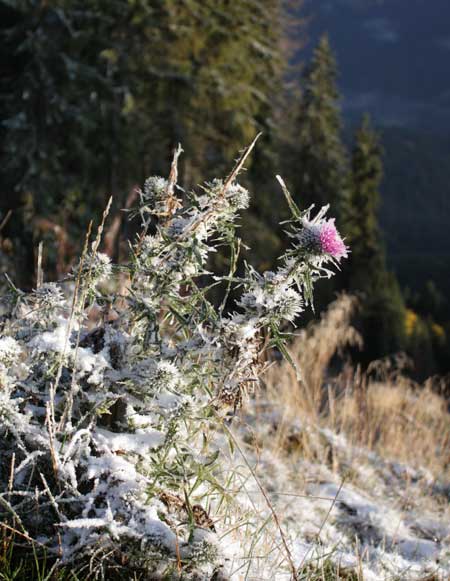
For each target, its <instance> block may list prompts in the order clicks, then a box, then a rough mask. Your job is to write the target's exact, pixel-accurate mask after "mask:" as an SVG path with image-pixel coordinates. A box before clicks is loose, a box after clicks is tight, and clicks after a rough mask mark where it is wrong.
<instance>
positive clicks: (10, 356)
mask: <svg viewBox="0 0 450 581" xmlns="http://www.w3.org/2000/svg"><path fill="white" fill-rule="evenodd" d="M21 352H22V350H21V348H20V344H19V343H18V342H17V341H16V340H15V339H13V337H1V338H0V365H3V366H4V367H10V366H11V365H13V364H14V363H16V362H17V361H18V359H19V357H20V354H21Z"/></svg>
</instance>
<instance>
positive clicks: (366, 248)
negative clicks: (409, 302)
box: [341, 116, 405, 360]
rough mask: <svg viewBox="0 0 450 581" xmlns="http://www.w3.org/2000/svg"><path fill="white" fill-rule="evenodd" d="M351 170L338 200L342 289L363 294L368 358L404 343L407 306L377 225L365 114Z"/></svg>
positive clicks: (373, 160)
mask: <svg viewBox="0 0 450 581" xmlns="http://www.w3.org/2000/svg"><path fill="white" fill-rule="evenodd" d="M351 171H352V175H351V188H350V189H349V191H348V195H347V196H346V197H345V198H344V200H343V202H342V204H341V214H342V227H343V231H344V232H345V235H346V240H347V242H348V243H349V245H350V247H351V249H352V252H351V255H350V264H349V268H348V269H347V272H348V275H347V277H346V278H347V281H346V287H347V289H348V290H350V292H361V293H362V297H363V298H362V313H361V323H362V330H363V335H364V338H365V343H366V351H367V355H368V357H369V360H370V359H372V358H375V357H380V356H384V355H387V354H389V353H391V352H394V351H398V350H399V349H400V348H402V347H403V344H404V332H405V331H404V321H405V306H404V301H403V297H402V294H401V291H400V288H399V285H398V281H397V279H396V277H395V276H394V274H393V273H391V272H389V271H388V268H387V265H386V254H385V249H384V246H383V243H382V235H381V232H380V228H379V224H378V216H377V211H378V207H379V204H380V193H379V189H380V185H381V180H382V177H383V163H382V148H381V146H380V142H379V137H378V135H377V133H376V132H375V131H374V130H373V129H372V126H371V123H370V119H369V117H368V116H365V117H364V119H363V122H362V124H361V126H360V127H359V128H358V130H357V132H356V135H355V144H354V148H353V152H352V159H351Z"/></svg>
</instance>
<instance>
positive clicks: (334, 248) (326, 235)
mask: <svg viewBox="0 0 450 581" xmlns="http://www.w3.org/2000/svg"><path fill="white" fill-rule="evenodd" d="M318 226H319V243H320V249H321V250H322V252H323V253H325V254H329V255H330V256H332V257H333V258H336V259H337V260H340V259H341V258H347V247H346V246H345V244H344V241H343V240H342V238H341V236H340V234H339V232H338V231H337V230H336V226H335V225H334V218H332V219H330V220H324V221H323V222H322V223H321V224H318Z"/></svg>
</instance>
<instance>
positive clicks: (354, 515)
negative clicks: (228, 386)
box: [224, 411, 450, 581]
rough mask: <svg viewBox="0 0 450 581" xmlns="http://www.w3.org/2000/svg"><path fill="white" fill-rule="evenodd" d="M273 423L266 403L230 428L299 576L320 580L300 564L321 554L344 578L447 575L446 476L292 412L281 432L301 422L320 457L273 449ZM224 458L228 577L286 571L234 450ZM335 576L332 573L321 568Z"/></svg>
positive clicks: (271, 576)
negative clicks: (227, 465)
mask: <svg viewBox="0 0 450 581" xmlns="http://www.w3.org/2000/svg"><path fill="white" fill-rule="evenodd" d="M276 423H277V415H276V414H275V413H274V412H273V411H272V412H270V413H269V412H266V413H263V414H261V413H258V414H255V413H249V414H248V415H247V416H246V417H245V421H244V422H243V424H242V426H240V427H239V428H238V427H237V426H236V427H235V428H234V429H235V433H236V437H237V438H238V441H240V447H241V450H242V452H244V454H245V456H246V458H247V462H248V463H249V464H250V466H252V467H254V469H255V473H256V474H257V477H258V478H259V480H260V482H261V484H262V485H263V486H264V488H265V490H266V491H267V493H268V496H269V498H270V500H271V502H272V503H273V506H274V509H275V511H276V513H277V515H278V517H279V519H280V521H281V527H282V529H283V531H284V533H285V536H286V538H287V541H288V545H289V548H290V552H291V555H292V560H293V562H294V563H295V566H296V567H297V568H299V569H300V578H301V579H310V578H313V579H322V577H320V576H319V577H315V576H311V577H310V576H308V575H307V574H306V569H307V564H308V563H309V564H310V567H311V569H315V570H320V568H321V566H322V565H323V563H324V562H327V561H329V560H330V559H331V561H332V562H333V563H334V564H335V566H336V568H337V569H346V568H347V570H348V568H350V569H351V570H354V571H355V573H354V575H356V576H353V577H345V578H347V579H348V578H350V579H358V580H364V581H375V580H388V579H389V580H399V581H400V580H405V581H413V580H418V579H419V580H425V579H426V580H429V581H431V580H432V581H447V580H448V579H450V504H449V500H450V483H448V482H447V483H445V482H438V481H437V480H436V479H435V478H433V477H432V475H431V474H429V473H428V472H427V471H425V470H413V469H411V468H410V467H408V466H404V465H401V464H399V463H395V462H392V461H388V460H386V459H382V458H380V457H379V456H377V455H376V454H374V453H373V452H369V451H367V450H364V449H359V448H358V449H357V448H354V447H352V446H350V445H349V444H348V443H347V442H346V440H345V438H344V437H342V436H341V435H336V434H334V433H332V432H331V431H329V430H318V429H316V428H313V427H308V426H306V425H302V424H301V422H300V421H298V422H295V425H290V426H289V430H290V435H291V439H293V440H294V441H295V438H297V439H298V436H299V435H301V432H302V430H306V431H307V432H308V434H307V440H308V442H309V444H310V445H311V446H313V447H314V446H316V453H317V449H318V448H317V447H319V446H320V448H321V449H323V451H324V453H323V459H322V460H321V461H314V460H311V456H314V454H312V455H311V454H306V453H304V452H302V450H297V451H296V452H295V451H292V452H291V453H290V454H287V453H283V452H279V451H277V450H276V447H275V446H274V439H275V437H274V425H276ZM255 441H256V442H258V446H255V444H254V442H255ZM316 455H317V454H316ZM240 456H241V463H240V460H239V457H240ZM308 456H309V458H310V459H309V460H307V459H306V458H307V457H308ZM236 463H237V466H236ZM234 464H235V465H234V470H235V477H234V480H233V485H234V487H235V489H236V494H235V498H236V506H237V507H238V510H237V513H236V514H235V516H234V519H235V520H236V519H237V518H238V517H239V518H240V519H241V522H242V523H244V524H243V525H242V526H241V527H240V528H238V529H236V530H233V532H231V533H230V534H229V535H227V536H226V537H225V539H224V541H225V540H228V542H229V547H228V552H229V554H230V556H231V561H230V568H231V570H232V572H233V575H232V578H233V580H235V581H238V580H239V581H241V580H244V579H245V580H250V579H252V580H255V581H256V580H258V581H266V580H267V581H269V580H271V581H282V580H285V579H286V580H287V579H290V578H291V576H290V568H289V563H288V560H287V558H286V550H285V548H284V547H283V544H282V542H281V536H280V533H279V531H278V530H277V527H276V525H275V524H274V522H273V518H271V516H270V510H269V508H268V506H267V502H266V501H265V499H264V497H263V495H262V494H261V492H260V489H259V487H258V484H257V482H256V480H255V478H254V476H253V475H252V474H251V470H250V468H249V467H248V465H247V463H246V461H245V460H244V459H243V458H242V455H241V454H240V452H239V450H235V451H234ZM236 472H237V473H238V475H236ZM238 490H239V492H237V491H238ZM255 509H256V512H257V513H258V514H259V517H258V519H257V521H258V522H256V521H255V517H254V515H255ZM247 511H248V512H247ZM252 515H253V516H252ZM247 518H248V521H247ZM246 523H248V524H246ZM243 554H246V555H247V558H246V559H245V558H242V557H241V556H242V555H243ZM324 578H325V577H324ZM335 578H340V577H334V576H333V577H326V579H327V580H328V579H335ZM342 578H344V576H343V577H342Z"/></svg>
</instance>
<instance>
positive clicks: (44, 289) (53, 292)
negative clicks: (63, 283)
mask: <svg viewBox="0 0 450 581" xmlns="http://www.w3.org/2000/svg"><path fill="white" fill-rule="evenodd" d="M31 298H32V300H33V302H35V303H36V305H37V306H38V307H39V308H43V309H58V308H61V307H63V306H64V303H65V300H64V295H63V293H62V290H61V288H60V287H59V285H57V284H56V283H54V282H47V283H45V284H42V285H41V286H40V287H39V288H37V289H35V290H34V291H33V293H32V296H31Z"/></svg>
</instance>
